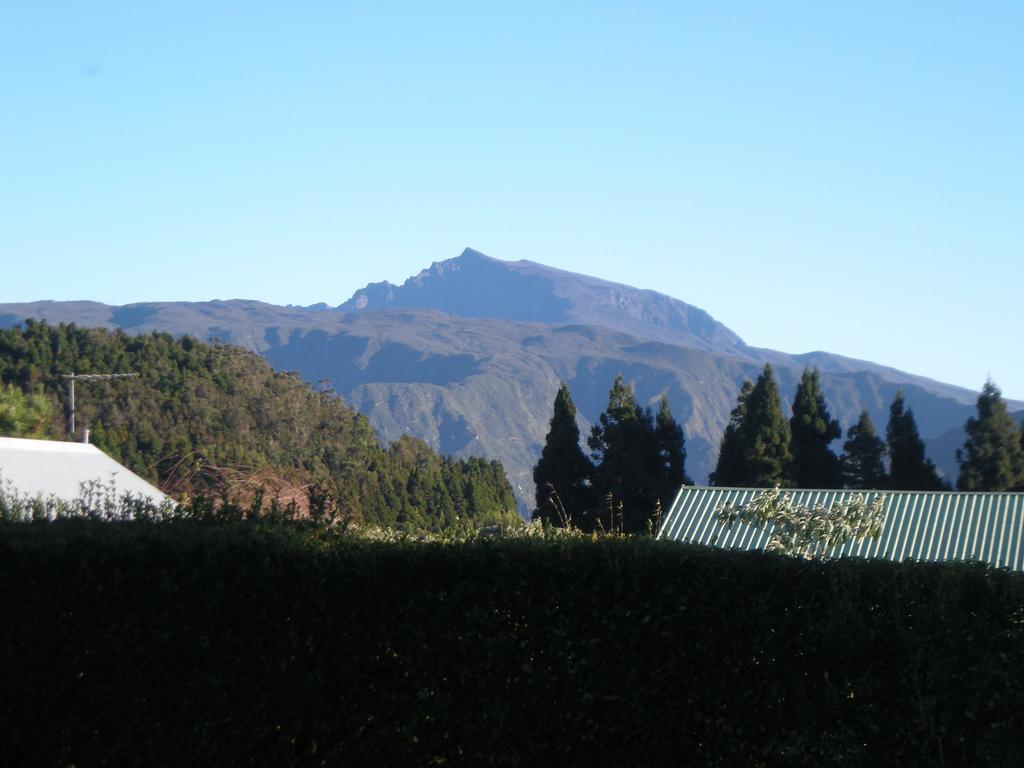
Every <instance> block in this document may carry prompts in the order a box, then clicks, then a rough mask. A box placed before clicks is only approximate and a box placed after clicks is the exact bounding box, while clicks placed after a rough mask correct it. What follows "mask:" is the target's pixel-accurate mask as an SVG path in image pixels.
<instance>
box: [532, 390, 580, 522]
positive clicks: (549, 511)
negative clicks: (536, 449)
mask: <svg viewBox="0 0 1024 768" xmlns="http://www.w3.org/2000/svg"><path fill="white" fill-rule="evenodd" d="M593 470H594V466H593V465H592V464H591V463H590V460H589V459H587V457H586V455H585V454H584V453H583V449H582V448H581V447H580V428H579V425H578V424H577V422H576V404H575V403H573V401H572V395H570V394H569V387H568V386H567V385H566V384H565V383H564V382H563V383H562V386H561V387H559V388H558V394H556V395H555V405H554V414H553V415H552V417H551V426H550V429H549V430H548V435H547V438H546V439H545V441H544V449H543V450H542V451H541V454H540V460H539V461H538V462H537V465H536V466H535V467H534V468H533V482H534V483H535V485H536V489H537V490H536V503H537V505H536V507H535V508H534V510H533V518H534V519H535V520H538V519H540V520H545V521H547V522H549V523H551V524H552V525H556V526H559V527H565V526H567V525H568V524H569V523H578V522H579V520H580V519H581V518H582V516H583V514H584V512H585V511H586V510H587V509H588V508H589V507H590V502H591V499H590V476H591V474H592V473H593Z"/></svg>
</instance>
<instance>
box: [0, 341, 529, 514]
mask: <svg viewBox="0 0 1024 768" xmlns="http://www.w3.org/2000/svg"><path fill="white" fill-rule="evenodd" d="M71 371H75V372H76V373H90V372H118V371H137V372H138V373H139V374H140V377H139V378H138V379H130V380H123V381H118V382H116V383H105V382H89V383H85V384H81V385H79V387H78V393H77V394H78V396H77V398H76V401H77V402H76V405H77V411H78V424H79V426H80V427H88V428H90V429H91V430H92V441H93V442H94V443H96V444H97V445H98V446H99V447H100V448H101V449H103V450H104V451H106V452H107V453H108V454H110V455H111V456H113V457H114V458H116V459H118V460H119V461H121V462H122V463H124V464H125V465H127V466H128V467H129V468H130V469H132V470H133V471H135V472H136V473H138V474H140V475H142V476H144V477H146V478H149V479H150V480H153V481H156V482H158V483H159V485H160V486H161V488H162V489H163V490H165V491H167V492H169V493H171V494H173V495H176V496H181V495H182V494H190V495H195V494H198V493H203V494H224V493H229V494H235V495H243V496H244V495H251V494H252V493H253V492H254V491H256V489H257V488H259V487H264V488H266V490H267V492H268V494H273V493H274V492H282V493H283V494H285V496H286V497H287V496H288V495H289V494H295V493H298V494H300V495H301V493H302V489H304V488H305V487H307V486H309V485H310V484H311V483H318V484H319V485H320V486H321V487H322V488H323V489H324V490H326V491H327V492H328V493H329V494H330V495H331V496H332V497H333V498H334V499H336V500H337V504H338V508H339V509H340V510H342V512H343V514H344V515H346V516H351V517H352V519H354V520H356V521H359V522H365V523H371V524H380V525H385V526H389V527H400V528H409V529H431V530H443V529H452V528H459V527H462V528H466V527H475V526H478V525H484V524H488V523H494V522H510V521H512V520H515V519H516V517H515V512H514V509H515V501H514V499H513V496H512V489H511V488H510V487H509V485H508V481H507V480H506V478H505V475H504V472H503V470H502V468H501V466H500V465H499V464H497V463H492V462H487V461H485V460H483V459H479V458H472V459H466V460H451V459H444V458H441V457H439V456H438V455H437V454H436V453H435V452H434V451H432V450H431V449H430V448H429V447H428V446H427V445H426V444H425V443H423V442H421V441H419V440H415V439H413V438H410V437H404V438H403V439H401V440H398V441H397V442H396V443H394V444H393V445H392V446H391V447H389V448H387V449H385V448H384V447H382V446H381V444H380V441H379V440H378V437H377V435H376V433H375V432H374V430H373V428H372V427H371V426H370V424H369V422H368V421H367V419H366V417H365V416H363V415H361V414H359V413H356V412H355V411H353V410H352V409H351V408H349V407H348V406H347V405H345V404H344V403H343V402H342V401H341V400H340V399H339V398H337V397H336V396H335V395H334V394H332V393H327V392H316V391H314V390H313V389H312V388H311V387H310V386H309V385H308V384H306V383H305V382H303V381H302V380H301V379H299V378H298V377H296V376H295V375H292V374H285V373H279V372H275V371H274V370H272V369H271V368H270V366H268V365H267V363H266V361H264V360H262V359H261V358H259V357H258V356H257V355H255V354H253V353H251V352H247V351H245V350H242V349H239V348H237V347H232V346H228V345H224V344H218V345H210V344H206V343H202V342H199V341H196V340H195V339H193V338H191V337H189V336H185V337H181V338H179V339H175V338H173V337H172V336H170V335H168V334H142V335H137V336H129V335H126V334H124V333H122V332H116V333H111V332H109V331H106V330H99V329H85V328H78V327H68V326H63V325H62V326H59V327H54V326H49V325H47V324H45V323H37V322H34V321H30V322H28V323H27V324H26V326H25V328H24V329H15V330H2V331H0V381H2V382H3V383H5V384H14V385H16V386H18V387H20V388H22V389H24V390H33V389H35V388H38V387H42V388H43V389H44V391H45V392H46V393H48V394H49V395H50V397H51V399H52V401H53V404H54V408H53V410H54V422H53V424H52V425H51V427H50V430H49V431H50V436H51V437H52V438H54V439H62V438H63V437H64V434H63V433H64V420H63V414H64V412H65V411H64V406H65V402H64V398H65V388H64V383H63V381H62V380H61V378H60V376H61V375H62V374H64V373H67V372H71ZM396 437H400V436H396Z"/></svg>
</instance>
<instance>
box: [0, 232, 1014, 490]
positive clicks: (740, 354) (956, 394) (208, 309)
mask: <svg viewBox="0 0 1024 768" xmlns="http://www.w3.org/2000/svg"><path fill="white" fill-rule="evenodd" d="M27 317H33V318H45V319H47V320H49V321H50V322H59V321H62V322H75V323H78V324H83V325H90V326H103V327H107V328H121V329H123V330H125V331H127V332H129V333H141V332H147V331H166V332H170V333H173V334H190V335H193V336H196V337H197V338H199V339H210V338H219V339H223V340H225V341H228V342H231V343H233V344H238V345H240V346H243V347H246V348H248V349H250V350H252V351H255V352H258V353H260V354H261V355H263V356H264V357H265V358H266V359H267V360H268V361H270V363H271V364H272V365H273V366H275V367H276V368H278V369H280V370H290V371H296V372H298V373H299V374H300V375H301V376H302V377H303V378H304V379H306V380H307V381H309V382H312V383H315V384H318V385H321V386H330V387H332V388H333V389H335V390H336V391H337V392H338V393H340V394H341V395H342V396H343V397H344V398H345V400H346V401H347V402H348V403H350V404H351V405H352V406H354V407H355V408H357V409H358V410H359V411H361V412H362V413H364V414H366V415H367V417H368V418H369V420H370V423H371V424H373V426H374V427H375V428H376V429H377V430H378V432H379V433H380V435H381V437H382V438H384V439H386V440H395V439H397V438H398V437H400V436H401V435H402V434H406V433H412V434H413V435H415V436H417V437H420V438H422V439H424V440H426V441H427V442H428V443H429V444H430V445H431V447H433V448H434V449H435V450H438V451H441V452H443V453H447V454H454V455H456V456H470V455H482V456H485V457H487V458H493V459H500V460H501V462H502V463H503V464H504V466H505V468H506V470H507V471H508V473H509V479H510V480H511V481H512V484H513V486H514V487H515V489H516V493H517V496H518V498H519V500H520V502H522V503H526V502H528V501H529V500H530V499H532V495H533V488H532V480H531V468H532V466H533V464H534V462H535V461H536V458H537V456H538V455H539V452H540V447H541V444H542V442H543V439H544V436H545V434H546V431H547V422H548V419H549V418H550V416H551V403H552V401H553V399H554V394H555V391H556V390H557V388H558V383H559V381H566V382H567V383H568V384H569V386H570V388H571V390H572V393H573V398H574V399H575V401H576V403H577V406H578V407H579V411H580V414H581V418H582V422H583V424H582V425H583V427H584V428H587V427H588V426H589V420H593V419H596V417H597V415H598V414H599V413H600V411H601V410H602V409H603V408H604V406H605V404H606V401H607V392H608V388H609V387H610V386H611V383H612V380H613V379H614V377H615V375H616V374H617V373H622V374H623V375H624V376H625V377H626V379H627V380H630V381H632V382H634V383H635V386H636V389H637V394H638V396H639V397H640V398H641V400H643V401H648V402H654V400H655V399H656V398H657V397H658V396H659V395H660V394H661V393H662V392H666V393H667V394H668V396H669V400H670V402H671V405H672V410H673V413H674V415H675V416H676V419H677V420H678V421H679V422H680V423H681V424H682V425H683V427H684V429H685V432H686V438H687V450H688V453H689V456H688V462H687V468H688V470H689V473H690V475H691V476H692V477H693V478H694V479H695V480H697V481H698V482H701V481H704V480H705V479H706V478H707V474H708V473H709V472H710V471H711V470H712V469H713V467H714V461H715V458H716V454H717V449H718V441H719V439H720V437H721V434H722V430H723V428H724V426H725V423H726V421H727V419H728V415H729V411H730V409H731V408H732V407H733V405H734V402H735V398H736V393H737V392H738V390H739V387H740V384H741V383H742V381H743V379H744V378H754V377H756V375H757V373H758V371H759V370H760V368H761V367H762V366H763V365H764V363H765V362H771V363H772V365H773V366H774V367H775V369H776V373H777V375H778V378H779V383H780V388H781V392H782V395H783V397H784V398H785V399H786V400H787V401H791V400H792V396H793V393H794V391H795V388H796V384H797V382H798V381H799V378H800V374H801V372H802V370H803V368H804V366H806V365H814V366H817V367H818V368H819V369H820V371H821V379H822V386H823V388H824V391H825V394H826V398H827V400H828V404H829V408H830V410H831V411H832V413H833V415H834V416H835V417H836V418H838V419H839V420H840V423H841V424H842V425H843V426H844V428H845V427H846V426H848V425H850V424H852V423H854V422H855V421H856V419H857V416H858V415H859V413H860V410H861V408H865V407H866V408H867V409H868V411H869V412H870V413H871V417H872V419H874V421H875V424H876V426H878V427H879V429H881V430H884V428H885V423H886V421H887V419H888V407H889V404H890V403H891V401H892V398H893V396H894V395H895V393H896V390H897V389H900V388H902V389H903V390H904V391H905V392H906V396H907V402H908V404H909V405H910V406H911V407H912V408H913V409H914V413H915V415H916V417H917V422H918V426H919V428H920V431H921V434H922V437H924V438H925V439H926V440H929V439H933V438H934V439H937V438H940V437H942V436H943V435H946V434H947V433H949V432H950V430H954V429H956V428H959V427H962V425H963V423H964V421H965V420H966V419H967V417H968V416H969V415H971V414H972V413H973V410H974V403H975V400H976V397H977V394H976V393H975V392H972V391H970V390H966V389H963V388H960V387H954V386H951V385H949V384H943V383H941V382H937V381H933V380H931V379H927V378H924V377H921V376H915V375H913V374H909V373H905V372H902V371H898V370H896V369H893V368H888V367H885V366H880V365H877V364H874V363H871V362H867V361H861V360H853V359H850V358H846V357H842V356H839V355H834V354H830V353H827V352H811V353H807V354H801V355H790V354H786V353H783V352H777V351H773V350H768V349H760V348H756V347H750V346H748V345H746V344H745V343H744V342H743V340H742V339H741V338H740V337H739V336H737V335H736V334H735V333H733V332H732V331H730V330H729V329H728V328H726V327H725V326H724V325H722V324H721V323H719V322H718V321H716V320H715V319H714V318H712V317H711V316H710V315H708V314H707V313H706V312H704V311H703V310H701V309H699V308H697V307H694V306H691V305H689V304H686V303H684V302H682V301H678V300H676V299H673V298H671V297H668V296H665V295H663V294H660V293H657V292H655V291H649V290H640V289H636V288H631V287H629V286H624V285H619V284H616V283H610V282H607V281H603V280H599V279H597V278H593V277H587V276H583V275H576V274H573V273H570V272H565V271H562V270H558V269H552V268H550V267H546V266H543V265H540V264H535V263H533V262H529V261H517V262H507V261H500V260H497V259H493V258H490V257H488V256H485V255H483V254H481V253H479V252H477V251H473V250H469V249H467V250H466V251H465V252H463V254H462V255H461V256H459V257H457V258H454V259H449V260H447V261H443V262H439V263H436V264H433V265H432V266H431V267H430V268H428V269H426V270H424V271H422V272H421V273H420V274H418V275H416V276H414V277H412V278H410V279H408V280H406V281H405V282H404V283H403V284H402V285H400V286H399V285H392V284H390V283H374V284H371V285H369V286H367V287H366V288H363V289H361V290H359V291H356V293H355V294H354V295H353V296H352V297H351V298H350V299H349V300H348V301H346V302H344V303H343V304H341V305H340V306H338V307H336V308H330V307H327V306H325V305H322V304H321V305H315V306H313V307H280V306H275V305H271V304H265V303H261V302H256V301H240V300H235V301H211V302H196V303H188V302H156V303H144V304H129V305H125V306H120V307H111V306H107V305H103V304H97V303H92V302H36V303H33V304H5V305H0V326H3V325H8V326H9V325H13V324H16V323H18V322H21V321H22V320H23V319H24V318H27ZM1011 406H1012V407H1016V408H1020V407H1024V403H1016V404H1011ZM937 445H938V446H939V447H941V449H942V450H943V453H942V454H941V455H940V454H938V453H931V454H930V456H931V458H932V459H933V460H934V461H935V462H936V464H937V465H938V466H939V467H940V469H942V470H943V471H944V472H945V473H946V474H947V476H949V477H951V478H954V479H955V477H956V463H955V458H954V452H955V447H956V446H954V447H953V448H952V449H950V447H949V446H948V445H946V444H945V443H943V442H941V441H940V443H938V444H937ZM946 454H948V455H946Z"/></svg>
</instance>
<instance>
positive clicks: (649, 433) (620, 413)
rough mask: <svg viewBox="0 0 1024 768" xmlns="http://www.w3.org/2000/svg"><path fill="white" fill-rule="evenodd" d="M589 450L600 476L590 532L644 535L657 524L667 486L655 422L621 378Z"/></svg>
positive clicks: (596, 426)
mask: <svg viewBox="0 0 1024 768" xmlns="http://www.w3.org/2000/svg"><path fill="white" fill-rule="evenodd" d="M587 445H588V446H589V447H590V450H591V458H592V459H593V460H594V462H595V464H596V468H595V470H594V483H593V488H594V502H595V505H596V510H595V514H594V516H593V517H592V518H591V519H590V520H588V524H587V525H586V526H585V527H593V528H602V529H604V530H607V531H621V532H623V533H643V532H645V531H646V530H648V529H649V528H650V527H651V526H652V525H653V522H654V517H655V515H656V513H657V510H658V505H659V501H660V500H659V497H658V494H659V492H660V491H661V487H662V485H661V483H662V478H661V474H662V457H661V455H660V452H659V450H658V440H657V436H656V434H655V428H654V419H653V417H652V416H651V412H650V410H649V409H645V408H641V407H640V404H639V403H637V400H636V395H635V393H634V392H633V388H632V387H631V386H629V385H627V384H625V383H624V382H623V380H622V376H621V375H620V376H616V377H615V382H614V383H613V384H612V388H611V390H610V391H609V393H608V407H607V409H606V410H605V411H604V413H602V414H601V415H600V416H599V417H598V420H597V423H596V424H594V426H593V427H592V428H591V431H590V438H589V439H588V440H587Z"/></svg>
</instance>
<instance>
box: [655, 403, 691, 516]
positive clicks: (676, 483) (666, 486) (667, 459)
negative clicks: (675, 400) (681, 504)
mask: <svg viewBox="0 0 1024 768" xmlns="http://www.w3.org/2000/svg"><path fill="white" fill-rule="evenodd" d="M654 435H655V439H656V440H657V443H658V455H659V456H660V457H661V466H660V469H661V472H660V474H661V482H659V484H658V500H659V502H660V506H661V509H662V511H663V512H668V507H669V505H670V504H671V503H672V501H673V500H674V499H675V495H676V493H678V492H679V488H680V486H682V485H692V484H693V481H692V480H690V478H689V477H687V475H686V438H685V437H684V435H683V428H682V427H681V426H679V424H678V423H677V422H676V420H675V419H673V418H672V411H671V409H670V408H669V405H668V395H664V394H663V395H662V396H661V400H660V401H659V402H658V413H657V415H656V416H655V417H654Z"/></svg>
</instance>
